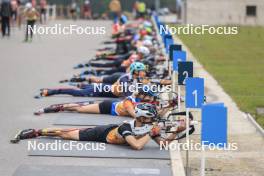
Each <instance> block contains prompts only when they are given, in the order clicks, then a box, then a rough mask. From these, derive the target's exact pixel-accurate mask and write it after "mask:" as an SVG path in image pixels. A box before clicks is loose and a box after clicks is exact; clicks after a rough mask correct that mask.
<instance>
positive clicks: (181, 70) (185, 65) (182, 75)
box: [178, 61, 193, 112]
mask: <svg viewBox="0 0 264 176" xmlns="http://www.w3.org/2000/svg"><path fill="white" fill-rule="evenodd" d="M192 77H193V62H191V61H188V62H178V96H179V97H181V86H182V85H185V84H186V79H187V78H192ZM180 105H181V100H180V98H179V99H178V110H179V112H180V111H181V106H180Z"/></svg>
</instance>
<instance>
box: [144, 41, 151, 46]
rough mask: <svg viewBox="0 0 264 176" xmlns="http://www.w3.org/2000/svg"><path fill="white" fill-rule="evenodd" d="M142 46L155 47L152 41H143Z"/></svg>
mask: <svg viewBox="0 0 264 176" xmlns="http://www.w3.org/2000/svg"><path fill="white" fill-rule="evenodd" d="M142 44H143V45H144V46H152V45H153V44H152V41H151V40H143V42H142Z"/></svg>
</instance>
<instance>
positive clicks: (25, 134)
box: [11, 129, 39, 143]
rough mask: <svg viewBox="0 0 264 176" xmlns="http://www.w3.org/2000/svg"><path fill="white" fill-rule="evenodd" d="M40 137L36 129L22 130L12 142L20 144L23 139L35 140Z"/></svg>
mask: <svg viewBox="0 0 264 176" xmlns="http://www.w3.org/2000/svg"><path fill="white" fill-rule="evenodd" d="M38 136H39V133H38V131H37V130H35V129H25V130H22V131H20V132H19V133H18V134H17V135H16V137H15V139H13V140H11V142H12V143H16V142H18V141H19V140H23V139H31V138H35V137H38Z"/></svg>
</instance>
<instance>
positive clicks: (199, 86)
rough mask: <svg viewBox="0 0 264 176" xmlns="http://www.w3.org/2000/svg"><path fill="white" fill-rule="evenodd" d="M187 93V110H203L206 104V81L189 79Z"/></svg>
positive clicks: (187, 80)
mask: <svg viewBox="0 0 264 176" xmlns="http://www.w3.org/2000/svg"><path fill="white" fill-rule="evenodd" d="M185 92H186V98H185V106H186V108H201V107H202V105H203V103H204V79H203V78H187V79H186V86H185Z"/></svg>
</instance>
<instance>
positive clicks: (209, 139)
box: [201, 104, 227, 147]
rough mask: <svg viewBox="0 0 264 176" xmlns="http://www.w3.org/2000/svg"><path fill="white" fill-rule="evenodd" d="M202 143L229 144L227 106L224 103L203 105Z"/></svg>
mask: <svg viewBox="0 0 264 176" xmlns="http://www.w3.org/2000/svg"><path fill="white" fill-rule="evenodd" d="M201 141H202V144H204V145H209V144H210V143H211V144H215V145H217V146H219V147H224V146H225V145H226V144H227V108H226V107H224V106H223V104H208V105H204V106H203V107H202V136H201Z"/></svg>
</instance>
